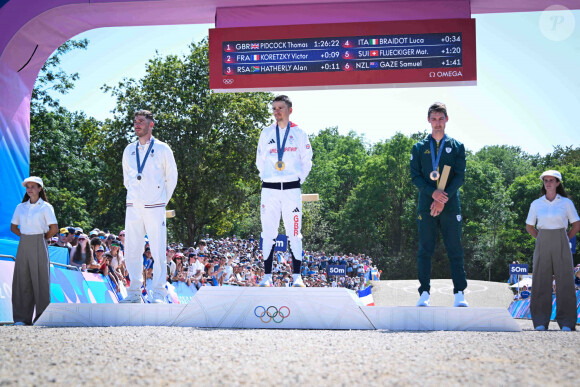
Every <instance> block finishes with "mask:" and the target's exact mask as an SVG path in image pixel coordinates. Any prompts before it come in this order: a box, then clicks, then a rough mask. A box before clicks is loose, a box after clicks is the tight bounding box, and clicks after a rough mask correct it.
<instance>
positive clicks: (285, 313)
mask: <svg viewBox="0 0 580 387" xmlns="http://www.w3.org/2000/svg"><path fill="white" fill-rule="evenodd" d="M258 309H261V312H259V313H258ZM254 315H255V316H256V317H258V318H259V319H260V320H261V321H262V322H263V323H264V324H267V323H269V322H270V321H274V322H275V323H276V324H280V323H281V322H282V321H284V319H286V318H288V317H289V316H290V308H288V307H287V306H282V307H280V308H279V309H278V308H276V307H275V306H269V307H267V308H264V307H263V306H256V308H255V309H254ZM265 317H267V318H268V320H264V318H265Z"/></svg>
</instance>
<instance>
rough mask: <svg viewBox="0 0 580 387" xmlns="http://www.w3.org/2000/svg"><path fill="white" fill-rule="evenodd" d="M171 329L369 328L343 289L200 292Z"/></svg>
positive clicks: (245, 288)
mask: <svg viewBox="0 0 580 387" xmlns="http://www.w3.org/2000/svg"><path fill="white" fill-rule="evenodd" d="M176 325H179V326H187V327H203V328H252V329H256V328H265V329H269V328H274V329H374V327H373V326H372V324H371V323H370V322H369V320H368V318H367V317H366V316H365V314H364V313H363V312H362V311H361V309H360V307H359V306H358V305H357V304H356V302H355V301H354V299H353V297H352V296H351V295H350V294H349V292H348V290H346V289H344V288H342V289H336V288H334V289H332V288H247V287H234V288H231V287H215V288H210V287H204V288H202V289H201V290H200V291H199V292H198V293H197V294H196V295H195V297H194V298H193V300H191V302H190V303H189V304H188V305H187V307H186V308H185V310H184V311H183V313H182V314H181V315H180V316H179V317H178V318H177V321H176Z"/></svg>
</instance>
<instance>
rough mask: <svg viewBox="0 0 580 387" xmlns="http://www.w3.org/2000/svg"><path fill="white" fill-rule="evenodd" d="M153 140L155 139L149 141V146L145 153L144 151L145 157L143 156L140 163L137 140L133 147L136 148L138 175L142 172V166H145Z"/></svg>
mask: <svg viewBox="0 0 580 387" xmlns="http://www.w3.org/2000/svg"><path fill="white" fill-rule="evenodd" d="M154 142H155V139H154V138H152V139H151V142H150V143H149V148H148V149H147V153H145V157H144V158H143V164H141V160H140V159H139V142H137V144H136V145H135V147H136V148H137V152H136V156H137V174H138V175H141V173H142V172H143V168H145V163H146V162H147V157H149V152H151V149H152V148H153V143H154Z"/></svg>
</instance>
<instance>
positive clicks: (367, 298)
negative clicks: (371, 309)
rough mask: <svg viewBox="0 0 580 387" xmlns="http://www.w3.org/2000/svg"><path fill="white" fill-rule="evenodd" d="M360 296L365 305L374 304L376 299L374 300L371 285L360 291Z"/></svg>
mask: <svg viewBox="0 0 580 387" xmlns="http://www.w3.org/2000/svg"><path fill="white" fill-rule="evenodd" d="M358 297H359V298H360V300H361V302H362V303H363V304H364V305H365V306H374V305H375V301H374V300H373V294H372V292H371V287H370V286H367V287H366V288H364V289H362V290H359V291H358Z"/></svg>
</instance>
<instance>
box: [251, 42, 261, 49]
mask: <svg viewBox="0 0 580 387" xmlns="http://www.w3.org/2000/svg"><path fill="white" fill-rule="evenodd" d="M250 48H251V49H252V50H257V49H258V48H260V45H259V44H258V43H251V44H250Z"/></svg>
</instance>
